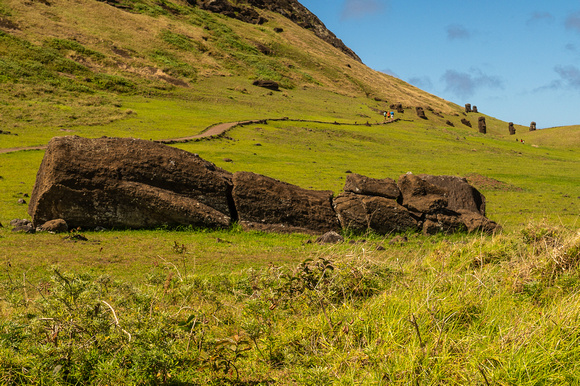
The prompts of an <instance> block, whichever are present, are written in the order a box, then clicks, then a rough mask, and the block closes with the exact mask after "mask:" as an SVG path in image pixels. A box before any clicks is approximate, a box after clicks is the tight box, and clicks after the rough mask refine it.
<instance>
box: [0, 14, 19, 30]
mask: <svg viewBox="0 0 580 386" xmlns="http://www.w3.org/2000/svg"><path fill="white" fill-rule="evenodd" d="M0 29H3V30H19V29H20V27H19V26H18V24H16V23H14V22H12V21H10V20H8V19H6V18H5V17H2V16H0Z"/></svg>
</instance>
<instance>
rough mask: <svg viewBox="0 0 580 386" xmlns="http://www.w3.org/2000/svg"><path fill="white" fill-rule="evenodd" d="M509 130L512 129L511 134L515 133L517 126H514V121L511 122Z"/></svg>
mask: <svg viewBox="0 0 580 386" xmlns="http://www.w3.org/2000/svg"><path fill="white" fill-rule="evenodd" d="M508 130H509V131H510V135H514V134H515V133H516V128H515V127H514V123H513V122H510V123H509V126H508Z"/></svg>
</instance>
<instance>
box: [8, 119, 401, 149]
mask: <svg viewBox="0 0 580 386" xmlns="http://www.w3.org/2000/svg"><path fill="white" fill-rule="evenodd" d="M267 121H294V122H314V123H324V124H334V125H355V126H363V125H364V126H371V125H378V124H386V123H393V122H397V121H399V119H398V118H397V119H394V120H390V121H387V122H383V123H373V124H369V123H368V122H367V123H357V122H355V123H354V124H353V123H337V122H321V121H310V120H301V119H288V118H270V119H254V120H249V121H238V122H226V123H218V124H217V125H213V126H209V127H208V128H207V129H205V130H204V131H202V132H201V133H199V134H196V135H191V136H189V137H182V138H172V139H158V140H154V142H158V143H163V144H167V145H168V144H172V143H186V142H190V141H196V140H200V139H207V138H212V137H218V136H220V135H223V134H224V133H225V132H227V131H228V130H230V129H233V128H234V127H237V126H244V125H252V124H256V123H264V124H266V123H267ZM46 146H47V145H42V146H29V147H11V148H6V149H0V154H4V153H14V152H17V151H26V150H44V149H46Z"/></svg>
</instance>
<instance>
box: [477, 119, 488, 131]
mask: <svg viewBox="0 0 580 386" xmlns="http://www.w3.org/2000/svg"><path fill="white" fill-rule="evenodd" d="M477 126H478V127H479V132H480V133H481V134H487V124H486V123H485V117H479V118H478V119H477Z"/></svg>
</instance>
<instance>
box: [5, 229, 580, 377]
mask: <svg viewBox="0 0 580 386" xmlns="http://www.w3.org/2000/svg"><path fill="white" fill-rule="evenodd" d="M175 253H177V254H179V253H181V250H180V248H179V245H177V244H176V248H175ZM379 256H380V258H379ZM579 261H580V233H578V232H577V231H576V232H571V231H569V230H564V229H559V228H553V227H549V226H545V225H542V224H534V225H530V226H528V227H526V228H524V229H523V230H522V231H521V232H520V233H519V234H515V235H496V236H493V237H487V236H473V237H469V238H466V239H463V240H462V241H459V242H455V243H454V242H449V241H443V242H439V244H437V245H436V246H435V248H426V249H424V250H422V249H417V250H416V251H415V253H411V254H409V255H408V256H405V257H401V256H398V258H388V257H387V258H385V255H384V254H381V255H379V254H376V253H374V251H370V252H369V251H367V250H365V249H363V248H362V247H361V246H360V245H353V248H352V250H351V252H348V253H344V254H340V255H338V254H333V253H331V252H329V253H326V254H321V255H319V256H313V258H312V259H308V260H305V261H304V262H302V263H300V264H298V265H296V266H292V267H279V266H274V265H270V266H268V267H264V268H260V269H249V270H246V271H244V272H242V273H235V274H219V275H213V276H211V275H205V276H203V277H201V276H197V275H192V274H187V273H186V272H184V270H183V269H181V268H180V266H179V265H178V264H173V263H170V262H167V264H165V265H164V264H160V265H159V267H158V270H156V271H153V272H152V273H150V274H149V275H148V276H147V279H146V281H145V282H143V283H140V284H128V283H127V282H122V281H119V280H116V279H115V278H114V277H110V276H99V277H97V276H90V275H88V274H85V273H83V272H65V271H63V270H61V269H60V268H58V267H54V269H53V275H52V277H51V279H50V280H47V281H42V282H38V283H32V282H30V281H29V280H27V279H26V276H25V275H23V273H22V272H15V271H11V267H9V266H7V267H4V269H5V270H6V271H7V279H6V280H4V282H2V283H1V286H2V287H1V288H0V298H1V300H0V314H1V315H2V322H0V323H1V324H0V369H1V370H0V383H3V384H14V383H18V384H20V383H33V384H40V383H42V384H48V385H50V384H88V383H93V384H238V385H256V384H319V385H324V384H354V383H356V384H481V385H488V384H506V385H507V384H518V385H522V384H523V385H525V384H534V385H536V384H570V383H577V382H579V381H580V380H579V378H580V376H579V375H578V374H580V368H579V367H580V365H579V363H580V348H579V347H580V345H579V344H578V343H579V341H580V330H579V323H580V291H579V289H580V286H579V284H580V282H579V271H578V262H579Z"/></svg>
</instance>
